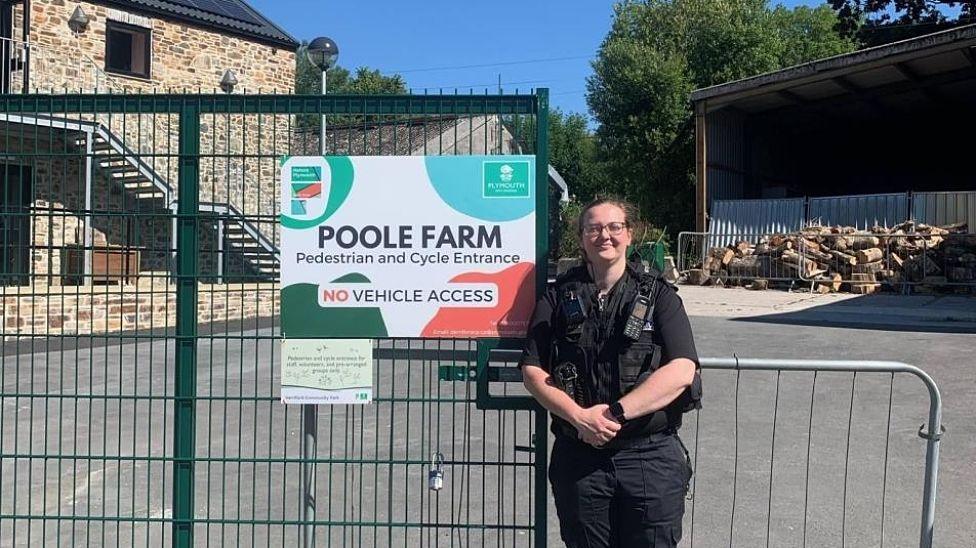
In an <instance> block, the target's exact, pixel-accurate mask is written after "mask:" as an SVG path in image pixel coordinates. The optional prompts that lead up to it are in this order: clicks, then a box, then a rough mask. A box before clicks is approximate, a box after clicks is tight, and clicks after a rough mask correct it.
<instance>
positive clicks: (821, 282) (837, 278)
mask: <svg viewBox="0 0 976 548" xmlns="http://www.w3.org/2000/svg"><path fill="white" fill-rule="evenodd" d="M843 281H844V277H843V276H841V275H840V274H837V273H836V272H835V273H833V274H828V275H826V276H820V277H819V278H817V286H818V287H820V286H822V287H826V288H827V291H830V292H837V291H840V286H841V284H842V283H843Z"/></svg>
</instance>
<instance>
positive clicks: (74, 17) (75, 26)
mask: <svg viewBox="0 0 976 548" xmlns="http://www.w3.org/2000/svg"><path fill="white" fill-rule="evenodd" d="M88 22H89V19H88V15H87V14H86V13H85V10H83V9H81V6H76V7H75V11H74V12H72V13H71V17H70V18H69V19H68V28H69V29H71V32H73V33H75V34H78V33H81V32H85V30H86V29H87V28H88Z"/></svg>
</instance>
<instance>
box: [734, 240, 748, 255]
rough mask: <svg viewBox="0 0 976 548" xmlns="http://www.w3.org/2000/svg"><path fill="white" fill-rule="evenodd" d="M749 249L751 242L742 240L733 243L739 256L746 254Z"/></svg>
mask: <svg viewBox="0 0 976 548" xmlns="http://www.w3.org/2000/svg"><path fill="white" fill-rule="evenodd" d="M751 249H752V244H750V243H749V242H747V241H745V240H742V241H740V242H739V243H737V244H735V251H736V254H737V255H738V256H740V257H741V256H743V255H746V254H747V252H748V251H749V250H751Z"/></svg>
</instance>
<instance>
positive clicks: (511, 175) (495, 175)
mask: <svg viewBox="0 0 976 548" xmlns="http://www.w3.org/2000/svg"><path fill="white" fill-rule="evenodd" d="M530 174H531V173H530V170H529V162H485V163H484V170H483V177H484V181H483V182H484V186H483V187H482V188H483V192H482V196H484V197H485V198H527V197H528V196H529V176H530Z"/></svg>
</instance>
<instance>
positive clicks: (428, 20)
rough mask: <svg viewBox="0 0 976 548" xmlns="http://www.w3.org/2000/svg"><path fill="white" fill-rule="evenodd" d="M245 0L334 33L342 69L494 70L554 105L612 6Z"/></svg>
mask: <svg viewBox="0 0 976 548" xmlns="http://www.w3.org/2000/svg"><path fill="white" fill-rule="evenodd" d="M250 2H251V5H252V6H254V7H255V8H256V9H258V10H259V11H261V12H262V13H263V14H264V15H266V16H267V17H268V18H270V19H271V20H272V21H274V22H275V23H277V24H278V25H280V26H281V27H282V28H284V29H285V30H286V31H288V33H290V34H291V35H292V36H294V37H295V38H297V39H298V40H310V39H312V38H314V37H316V36H328V37H330V38H332V39H333V40H335V41H336V43H337V44H338V45H339V64H340V65H342V66H343V67H346V68H349V69H353V68H356V67H358V66H368V67H370V68H374V69H378V70H380V71H381V72H384V73H393V72H399V73H401V74H402V75H403V77H404V79H405V80H406V81H407V85H408V86H410V87H411V88H412V89H413V90H414V91H422V90H423V89H424V88H428V89H429V90H431V91H432V92H435V93H436V92H437V89H438V88H444V90H445V91H448V90H450V92H452V93H453V91H454V89H455V88H459V91H460V92H463V93H467V92H468V90H469V88H470V87H474V89H475V91H476V92H482V93H484V90H485V88H486V87H487V88H489V89H491V90H493V91H494V90H497V88H498V78H499V75H501V81H502V88H503V89H504V90H505V91H506V92H509V91H513V90H514V89H515V88H518V89H519V90H529V89H531V88H535V87H548V88H549V89H550V93H551V96H552V104H553V105H554V106H557V107H559V108H561V109H563V110H564V111H573V112H582V113H586V111H587V107H586V99H585V90H586V77H587V76H589V75H590V74H591V69H590V60H591V59H592V57H593V56H594V55H595V52H596V50H597V48H598V47H599V45H600V42H601V41H602V40H603V37H604V36H605V35H606V33H607V31H608V30H609V28H610V21H611V17H612V14H613V2H612V1H600V0H562V1H558V0H521V1H515V0H493V1H491V2H471V1H466V0H450V1H448V0H413V1H404V0H378V1H368V0H367V1H361V2H357V1H348V0H347V1H343V2H333V1H329V0H250ZM774 3H777V2H774ZM781 3H783V4H785V5H787V6H794V5H797V4H807V5H816V4H819V3H821V2H816V1H813V0H785V1H782V2H781ZM542 60H545V61H542ZM526 61H538V62H526ZM471 65H478V66H471ZM486 65H490V66H486ZM447 67H451V68H447ZM457 67H468V68H457ZM434 69H436V70H434Z"/></svg>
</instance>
